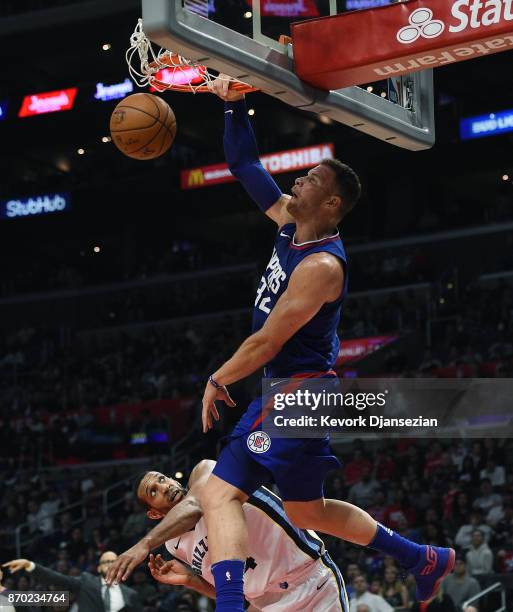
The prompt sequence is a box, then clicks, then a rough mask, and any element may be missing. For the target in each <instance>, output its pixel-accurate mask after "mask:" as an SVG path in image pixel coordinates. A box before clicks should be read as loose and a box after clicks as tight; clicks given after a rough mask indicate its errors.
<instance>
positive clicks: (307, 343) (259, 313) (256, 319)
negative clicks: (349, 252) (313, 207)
mask: <svg viewBox="0 0 513 612" xmlns="http://www.w3.org/2000/svg"><path fill="white" fill-rule="evenodd" d="M295 231H296V225H295V224H294V223H288V224H286V225H284V226H282V227H281V228H280V229H279V230H278V234H277V236H276V241H275V244H274V250H273V254H272V257H271V259H270V261H269V263H268V264H267V268H266V269H265V272H264V275H263V276H262V279H261V281H260V285H259V287H258V290H257V295H256V300H255V306H254V309H253V332H256V331H258V330H259V329H260V328H261V327H262V326H263V325H264V323H265V321H266V319H267V317H268V316H269V314H270V313H271V311H272V309H273V308H274V306H275V304H276V302H277V301H278V299H279V298H280V296H281V295H282V294H283V292H284V291H285V290H286V289H287V286H288V283H289V279H290V277H291V275H292V273H293V272H294V269H295V268H296V266H297V265H299V264H300V263H301V262H302V261H303V259H305V258H306V257H308V256H309V255H312V254H313V253H331V254H332V255H334V256H335V257H338V258H339V259H340V260H341V261H342V263H343V266H344V287H343V289H342V291H341V293H340V296H339V298H338V299H337V300H336V301H334V302H331V303H326V304H324V305H323V306H322V308H321V309H320V310H319V312H318V313H317V314H316V315H315V316H314V317H313V318H312V319H311V320H310V321H308V323H307V324H306V325H304V326H303V327H302V328H301V329H300V330H299V331H297V332H296V333H295V334H294V336H292V338H290V340H288V341H287V342H286V343H285V344H284V345H283V347H282V349H281V351H280V352H279V353H278V354H277V355H276V356H275V357H274V358H273V359H272V360H271V361H270V362H269V363H268V364H267V365H266V368H265V376H267V377H268V378H281V377H288V376H292V375H293V374H296V373H300V372H326V371H328V370H330V369H331V368H332V367H333V366H334V365H335V361H336V358H337V355H338V351H339V346H340V341H339V338H338V336H337V327H338V324H339V321H340V314H341V309H342V302H343V299H344V297H345V294H346V290H347V260H346V253H345V251H344V246H343V245H342V241H341V240H340V236H339V234H338V232H337V234H335V235H333V236H328V237H327V238H323V239H321V240H312V241H310V242H305V243H303V244H296V242H295V240H294V235H295Z"/></svg>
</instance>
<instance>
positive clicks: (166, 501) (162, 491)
mask: <svg viewBox="0 0 513 612" xmlns="http://www.w3.org/2000/svg"><path fill="white" fill-rule="evenodd" d="M134 490H135V495H136V497H137V499H138V501H139V503H140V504H141V505H143V506H144V507H145V508H146V510H147V513H146V514H147V516H148V518H150V519H154V520H159V519H161V518H162V517H164V516H165V515H166V514H167V513H168V512H169V511H170V510H171V508H173V507H174V506H176V504H178V503H180V502H181V501H182V499H183V498H184V497H185V495H186V494H187V489H186V488H185V487H183V486H182V485H181V484H180V483H179V482H178V481H176V480H174V479H173V478H169V476H165V475H164V474H161V473H160V472H145V473H144V474H142V475H141V476H140V477H138V478H137V479H136V481H135V487H134Z"/></svg>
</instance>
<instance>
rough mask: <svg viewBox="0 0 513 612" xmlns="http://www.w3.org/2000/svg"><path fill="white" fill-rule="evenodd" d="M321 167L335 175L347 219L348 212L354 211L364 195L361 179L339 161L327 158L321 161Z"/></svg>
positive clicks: (343, 212)
mask: <svg viewBox="0 0 513 612" xmlns="http://www.w3.org/2000/svg"><path fill="white" fill-rule="evenodd" d="M321 165H322V166H326V167H327V168H331V170H333V172H334V173H335V184H336V186H337V192H338V193H337V195H339V196H340V197H341V198H342V200H343V204H342V217H345V216H346V215H347V213H348V212H351V211H352V210H353V208H354V207H355V205H356V203H357V202H358V200H359V199H360V196H361V195H362V184H361V182H360V179H359V177H358V175H357V174H356V172H355V171H354V170H353V169H352V168H351V167H350V166H348V165H347V164H344V163H342V162H341V161H340V160H339V159H329V158H326V159H323V160H322V161H321ZM342 217H341V218H342Z"/></svg>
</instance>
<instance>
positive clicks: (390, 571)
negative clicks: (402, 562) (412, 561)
mask: <svg viewBox="0 0 513 612" xmlns="http://www.w3.org/2000/svg"><path fill="white" fill-rule="evenodd" d="M379 594H380V595H381V596H382V597H383V599H384V600H385V601H386V602H387V603H389V604H390V605H391V606H392V607H393V608H394V609H395V610H407V609H408V608H409V600H408V591H407V589H406V586H405V585H404V583H403V582H401V581H400V580H398V576H397V569H396V568H395V567H387V568H386V569H385V573H384V577H383V584H382V588H381V591H380V593H379Z"/></svg>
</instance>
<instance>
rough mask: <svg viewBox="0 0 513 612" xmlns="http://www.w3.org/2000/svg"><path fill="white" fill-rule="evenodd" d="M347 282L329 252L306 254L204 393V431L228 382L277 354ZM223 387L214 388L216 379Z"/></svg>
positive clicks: (211, 421) (340, 267)
mask: <svg viewBox="0 0 513 612" xmlns="http://www.w3.org/2000/svg"><path fill="white" fill-rule="evenodd" d="M343 286H344V269H343V267H342V265H341V264H340V262H339V261H337V259H336V258H335V257H333V256H332V255H330V254H328V253H315V254H314V255H310V256H309V257H307V258H305V259H304V260H303V262H302V263H301V264H299V265H298V266H297V268H296V269H295V270H294V272H293V274H292V276H291V277H290V281H289V285H288V287H287V290H286V291H285V292H284V293H283V294H282V296H281V297H280V299H279V300H278V302H277V303H276V306H275V307H274V308H273V310H272V312H271V314H270V315H269V316H268V317H267V319H266V322H265V323H264V325H263V327H262V328H261V329H259V330H258V331H257V332H255V333H254V334H252V335H251V336H249V338H247V339H246V340H244V342H243V343H242V344H241V345H240V347H239V348H238V349H237V351H236V352H235V354H234V355H233V357H231V359H229V360H228V361H227V362H226V363H224V364H223V365H222V366H221V367H220V368H219V370H217V372H215V373H214V374H213V375H212V376H211V378H210V381H209V383H207V386H206V388H205V394H204V396H203V413H202V420H203V431H204V432H206V431H208V430H209V429H211V428H212V426H213V419H216V420H217V417H216V416H215V415H216V414H217V410H216V408H215V403H214V400H219V399H224V398H223V397H222V396H221V395H219V393H221V392H222V391H223V390H225V386H226V385H229V384H231V383H234V382H237V381H238V380H241V379H242V378H245V377H246V376H249V375H250V374H252V373H253V372H255V371H256V370H258V368H260V367H262V366H263V365H265V364H266V363H267V362H269V361H270V360H271V359H272V358H273V357H275V356H276V355H277V354H278V353H279V351H280V350H281V348H282V347H283V345H284V344H285V342H287V340H290V338H292V336H293V335H294V334H295V333H296V332H297V331H298V330H299V329H301V327H303V326H304V325H306V324H307V323H308V321H310V319H312V318H313V317H314V316H315V315H316V314H317V313H318V312H319V310H320V309H321V308H322V306H323V305H324V304H325V303H326V302H332V301H335V300H336V299H337V298H338V297H339V295H340V293H341V291H342V288H343ZM212 381H214V382H215V383H216V385H218V386H219V387H220V389H215V388H214V387H213V384H214V383H213V382H212Z"/></svg>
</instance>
